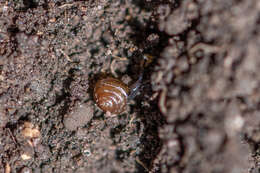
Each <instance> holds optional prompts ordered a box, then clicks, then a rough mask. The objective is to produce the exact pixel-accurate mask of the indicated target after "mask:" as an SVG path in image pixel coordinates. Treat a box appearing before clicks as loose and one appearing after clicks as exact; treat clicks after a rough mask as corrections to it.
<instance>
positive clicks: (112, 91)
mask: <svg viewBox="0 0 260 173" xmlns="http://www.w3.org/2000/svg"><path fill="white" fill-rule="evenodd" d="M142 78H143V74H141V75H140V77H139V79H138V80H137V81H136V82H135V83H134V84H133V85H131V86H130V87H129V86H128V85H126V84H125V83H124V82H122V81H121V80H119V79H116V78H114V77H104V78H101V79H100V80H98V81H97V82H96V84H95V86H94V93H93V95H94V100H95V102H96V103H97V105H98V107H99V108H100V109H102V110H103V111H104V112H106V115H107V116H111V115H117V114H120V113H122V112H123V111H125V108H126V105H127V102H128V100H131V99H133V98H134V97H135V96H136V95H137V93H138V91H139V89H140V86H141V82H142Z"/></svg>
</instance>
